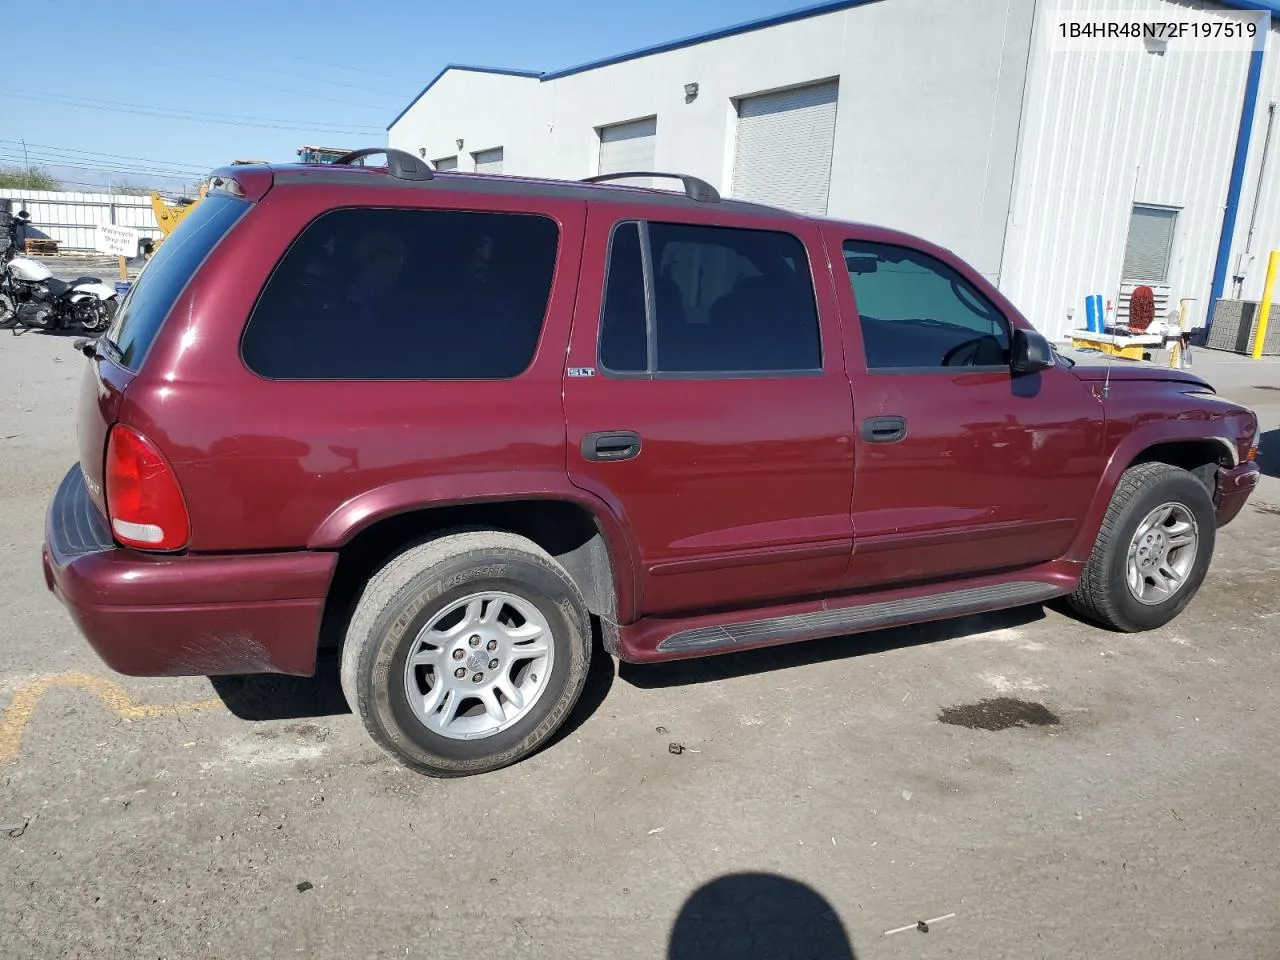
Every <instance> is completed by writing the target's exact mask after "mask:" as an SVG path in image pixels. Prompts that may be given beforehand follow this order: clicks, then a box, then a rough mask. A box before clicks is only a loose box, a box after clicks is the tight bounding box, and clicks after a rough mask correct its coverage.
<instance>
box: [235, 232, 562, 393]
mask: <svg viewBox="0 0 1280 960" xmlns="http://www.w3.org/2000/svg"><path fill="white" fill-rule="evenodd" d="M558 240H559V231H558V229H557V227H556V224H555V222H554V221H552V220H550V219H548V218H546V217H542V216H536V215H531V214H514V213H473V212H466V211H458V210H396V209H367V208H366V209H342V210H332V211H330V212H328V213H326V214H324V215H322V216H320V217H319V218H317V219H316V220H314V221H312V222H311V224H310V225H308V226H307V228H306V229H305V230H303V231H302V234H301V235H300V236H299V237H298V239H297V240H295V241H294V243H293V245H292V246H291V247H290V248H289V250H288V252H287V253H286V254H285V255H284V258H283V259H282V260H281V261H280V263H279V264H278V265H277V266H276V269H275V271H274V272H273V273H272V274H271V278H270V279H269V280H268V281H267V285H266V288H265V289H264V290H263V292H262V295H261V297H259V299H258V303H257V305H256V306H255V307H254V310H253V314H252V315H251V316H250V318H249V323H248V326H247V327H246V329H245V333H244V338H243V342H242V344H241V350H242V354H243V356H244V361H245V363H246V364H247V365H248V367H249V368H250V369H251V370H253V371H254V372H256V373H258V374H260V375H261V376H264V377H268V378H272V379H302V380H316V379H342V380H463V379H482V380H490V379H508V378H511V377H515V376H517V375H519V374H520V373H522V372H523V371H524V370H525V368H527V367H528V366H529V364H530V362H532V360H533V355H534V351H535V350H536V349H537V345H538V338H539V336H540V335H541V333H542V323H543V318H544V316H545V315H546V311H547V301H548V299H549V298H550V294H551V281H552V275H553V273H554V271H555V261H556V249H557V244H558Z"/></svg>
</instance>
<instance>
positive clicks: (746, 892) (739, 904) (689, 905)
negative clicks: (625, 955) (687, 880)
mask: <svg viewBox="0 0 1280 960" xmlns="http://www.w3.org/2000/svg"><path fill="white" fill-rule="evenodd" d="M764 957H769V958H772V960H856V954H855V953H854V951H853V944H852V943H850V942H849V935H848V933H846V932H845V929H844V924H843V923H841V922H840V917H839V915H838V914H837V913H836V911H835V908H834V907H832V906H831V904H830V903H828V902H827V900H826V899H825V898H824V897H822V896H821V895H820V894H819V893H817V892H816V891H815V890H813V889H812V888H811V887H808V886H806V885H805V884H803V883H799V882H798V881H795V880H791V879H789V878H787V877H782V876H778V875H777V874H771V873H734V874H728V875H726V876H723V877H719V878H717V879H715V880H712V881H711V882H710V883H706V884H703V885H702V886H701V887H699V888H698V889H697V890H695V891H694V892H693V893H692V894H691V895H690V897H689V899H688V900H686V901H685V903H684V906H683V907H681V908H680V914H679V916H677V917H676V922H675V923H674V924H673V925H672V928H671V938H670V941H669V943H668V946H667V960H758V958H764Z"/></svg>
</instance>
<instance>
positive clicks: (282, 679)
mask: <svg viewBox="0 0 1280 960" xmlns="http://www.w3.org/2000/svg"><path fill="white" fill-rule="evenodd" d="M1044 616H1045V613H1044V608H1043V607H1042V606H1039V605H1035V606H1030V607H1019V608H1017V609H1014V610H1005V611H1000V612H998V613H990V614H981V615H976V616H970V617H960V618H957V619H953V620H940V621H937V622H934V623H924V624H919V625H916V626H911V627H899V628H896V629H893V630H881V631H877V632H875V633H865V634H859V635H856V636H845V637H833V638H832V639H830V640H810V641H806V642H801V643H793V644H788V645H785V646H781V647H771V648H767V649H763V650H749V651H744V652H742V653H728V654H721V655H719V656H713V657H703V658H699V659H696V660H682V661H676V662H672V663H659V664H647V665H636V664H628V663H624V664H622V665H621V667H620V668H619V669H618V670H617V671H616V675H617V676H618V677H621V678H622V679H623V680H625V681H626V682H627V683H630V684H631V685H633V686H636V687H640V688H641V689H655V688H660V687H671V686H682V685H686V684H695V683H705V682H708V681H715V680H724V679H728V678H730V677H741V676H747V675H750V674H757V673H770V672H773V671H777V670H786V669H789V668H792V667H800V666H806V665H808V664H814V663H825V662H827V661H831V660H839V659H843V658H846V657H856V656H863V655H866V654H873V653H883V652H885V651H887V650H895V649H901V648H905V647H912V646H916V645H918V644H922V643H938V642H942V641H946V640H954V639H958V638H960V637H968V636H973V635H974V634H979V633H985V632H987V631H990V630H1000V629H1007V628H1011V627H1019V626H1025V625H1026V624H1029V623H1034V622H1036V621H1038V620H1042V619H1044ZM594 642H595V650H594V652H593V653H592V657H591V670H590V672H589V673H588V674H587V682H586V685H585V686H584V687H583V690H582V696H581V697H580V698H579V699H578V704H577V706H576V707H574V710H573V713H572V714H570V716H569V719H568V720H567V721H566V722H565V724H564V725H563V726H562V727H561V728H560V729H559V730H558V731H557V732H556V734H555V736H554V737H553V738H552V740H551V743H553V744H554V743H558V742H559V741H561V740H563V739H564V738H565V737H568V736H571V735H572V734H573V733H574V732H575V731H576V730H577V729H578V728H579V727H581V726H582V724H583V723H585V722H586V720H587V718H589V717H590V716H591V715H592V714H594V713H595V712H596V711H597V710H598V709H600V706H601V705H602V704H603V703H604V701H605V699H606V698H607V697H608V696H609V691H610V689H611V688H612V687H613V680H614V676H615V669H614V662H613V658H612V657H610V656H609V655H608V654H606V653H605V652H604V648H603V646H602V644H601V640H600V636H599V632H598V631H597V632H596V636H595V637H594ZM209 679H210V682H211V683H212V684H213V689H214V692H215V693H216V694H217V695H218V696H219V697H220V698H221V699H222V702H223V703H224V704H226V707H227V709H228V710H230V711H231V713H232V714H234V715H235V716H236V717H238V718H240V719H241V720H254V721H261V720H303V719H314V718H319V717H332V716H338V715H340V714H344V713H350V712H351V709H350V707H348V706H347V701H346V698H344V697H343V695H342V688H341V685H340V683H339V678H338V658H337V656H336V655H334V654H332V653H331V654H327V655H324V656H322V657H321V659H320V661H319V662H318V663H317V665H316V673H315V676H312V677H287V676H282V675H280V674H262V675H258V676H238V677H210V678H209Z"/></svg>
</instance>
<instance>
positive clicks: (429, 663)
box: [341, 531, 591, 777]
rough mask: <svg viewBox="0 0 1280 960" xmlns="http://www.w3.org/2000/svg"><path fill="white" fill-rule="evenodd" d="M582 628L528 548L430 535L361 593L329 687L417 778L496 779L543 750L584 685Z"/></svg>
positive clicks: (586, 638)
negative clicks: (493, 773)
mask: <svg viewBox="0 0 1280 960" xmlns="http://www.w3.org/2000/svg"><path fill="white" fill-rule="evenodd" d="M590 638H591V629H590V620H589V617H588V614H587V611H586V606H585V604H584V602H583V599H582V595H581V593H580V592H579V590H578V588H577V586H576V585H575V584H574V582H573V580H572V579H571V578H570V577H569V575H568V573H567V572H566V571H565V569H564V568H563V567H562V566H561V565H560V564H559V563H557V562H556V561H555V559H554V558H553V557H551V556H550V555H549V554H547V553H546V552H545V551H543V550H542V549H540V548H539V547H538V546H537V545H536V544H534V543H532V542H531V541H529V540H526V539H525V538H523V537H518V536H515V535H513V534H509V533H499V532H494V531H482V532H474V533H471V532H469V533H457V534H450V535H446V536H442V537H439V538H437V539H435V540H431V541H429V542H427V543H425V544H422V545H420V546H417V547H413V548H411V549H409V550H407V551H406V552H404V553H402V554H401V555H400V556H398V557H396V558H395V559H394V560H392V561H391V562H390V563H388V564H387V565H386V566H385V567H384V568H383V569H382V570H381V571H380V572H379V573H378V574H377V575H376V576H374V577H373V579H371V580H370V581H369V583H368V584H367V585H366V587H365V589H364V592H363V594H362V596H361V598H360V601H359V603H358V604H357V606H356V611H355V613H354V615H353V616H352V619H351V626H350V628H349V629H348V631H347V637H346V641H345V644H344V646H343V651H342V665H341V677H342V690H343V693H344V694H345V696H346V698H347V703H348V704H350V706H351V709H352V711H353V712H355V713H356V715H357V716H359V717H360V719H361V721H362V722H363V723H364V726H365V729H366V731H367V732H368V733H369V736H370V737H371V738H372V739H373V741H374V742H375V743H376V744H377V745H378V746H379V747H381V748H382V749H383V750H384V751H386V752H387V753H388V754H390V755H391V756H392V757H393V758H395V759H396V760H398V761H399V762H401V763H403V764H405V765H406V766H409V767H411V768H413V769H416V770H418V771H420V772H422V773H426V774H430V775H432V776H438V777H457V776H465V775H468V774H475V773H484V772H487V771H490V770H496V769H498V768H499V767H503V766H507V765H508V764H511V763H515V762H516V761H518V760H521V759H523V758H524V757H526V756H528V755H529V754H531V753H533V752H534V751H535V750H537V749H538V748H539V747H540V746H541V745H543V744H544V743H545V742H546V740H547V738H549V737H550V736H551V735H552V734H554V733H555V731H556V730H557V729H558V728H559V727H560V725H561V724H562V723H563V722H564V720H565V719H566V717H568V715H569V711H570V710H572V709H573V706H574V704H575V703H576V702H577V699H578V696H579V694H580V693H581V692H582V687H583V684H584V682H585V681H586V676H587V668H588V665H589V662H590V656H591V642H590Z"/></svg>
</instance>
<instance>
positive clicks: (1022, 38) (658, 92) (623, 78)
mask: <svg viewBox="0 0 1280 960" xmlns="http://www.w3.org/2000/svg"><path fill="white" fill-rule="evenodd" d="M1032 9H1033V5H1032V4H1031V3H1030V2H1029V0H964V2H963V3H949V4H939V3H937V2H936V0H884V2H879V3H869V4H866V5H862V6H857V7H853V8H850V9H847V10H842V11H838V12H835V13H829V14H823V15H821V16H816V17H811V18H809V19H805V20H797V21H793V22H790V23H785V24H779V25H776V26H773V27H769V28H766V29H762V30H756V31H753V32H749V33H743V34H738V35H735V36H729V37H724V38H720V39H717V40H713V41H708V42H704V43H700V44H697V45H694V46H690V47H683V48H680V49H676V50H670V51H667V52H664V53H656V54H651V55H649V56H645V57H641V58H638V59H634V60H627V61H623V62H621V63H616V64H611V65H608V66H604V67H599V68H596V69H592V70H588V71H585V72H581V73H574V74H569V75H567V76H561V77H554V76H553V77H552V78H550V79H546V80H544V81H542V82H539V81H538V80H534V79H526V78H519V77H506V76H501V75H486V74H479V73H471V72H461V71H451V72H449V73H447V74H446V75H445V76H444V77H443V78H442V79H441V80H440V81H439V82H438V83H437V84H436V85H435V86H434V87H433V88H432V89H431V90H430V91H429V92H428V93H427V94H426V95H425V96H424V97H422V99H421V100H419V101H418V103H417V104H416V105H415V106H414V107H412V108H411V109H410V110H409V111H408V112H407V113H406V114H405V116H404V117H403V118H402V119H401V120H400V121H399V122H398V123H396V124H395V125H394V126H393V127H392V130H391V135H390V143H391V145H392V146H396V147H402V148H406V149H413V150H414V151H415V152H416V150H417V148H418V147H419V146H424V145H425V146H428V152H427V157H428V159H431V158H434V157H437V156H447V155H450V154H452V153H454V152H456V151H455V150H454V149H453V147H452V143H453V141H454V139H455V138H457V137H462V138H464V139H465V140H466V144H467V146H466V149H467V150H471V149H473V144H474V148H477V149H478V148H480V147H481V146H497V145H498V144H502V145H503V146H504V148H505V149H506V156H505V161H504V168H505V171H506V172H507V173H513V174H523V175H530V176H551V177H559V178H567V179H576V178H581V177H586V176H590V175H592V174H594V173H596V172H597V170H596V165H597V163H598V156H599V153H598V151H599V138H598V135H597V133H596V130H597V128H599V127H601V126H605V125H609V124H614V123H619V122H622V121H626V120H634V119H638V118H640V117H646V116H651V115H654V114H656V115H657V118H658V126H657V130H658V132H657V153H656V158H655V163H656V166H657V167H658V169H659V170H663V171H669V172H680V173H690V174H693V175H695V176H698V177H701V178H703V179H705V180H707V181H709V182H710V183H712V184H714V185H716V186H717V187H718V188H720V189H721V191H722V192H725V193H726V194H727V193H728V192H729V191H728V186H729V184H730V183H731V176H730V174H731V170H732V151H733V129H734V118H735V113H734V105H733V101H734V99H735V98H740V97H743V96H749V95H751V94H756V93H764V92H768V91H770V90H775V89H779V88H783V87H788V86H794V85H799V84H804V83H811V82H815V81H819V80H826V79H830V78H835V77H838V78H839V79H840V99H839V105H838V107H837V114H836V135H835V144H834V153H833V158H832V173H831V179H832V182H831V192H830V198H829V206H828V214H829V215H830V216H833V217H838V218H843V219H852V220H862V221H869V222H873V223H883V224H886V225H890V226H894V227H897V228H899V229H905V230H908V231H911V232H915V233H918V234H920V235H922V236H925V237H927V238H928V239H930V240H933V241H935V242H937V243H941V244H943V245H944V246H948V247H950V248H952V249H954V250H955V251H956V252H957V253H959V254H960V255H961V256H963V257H965V258H967V259H968V260H969V261H970V262H971V263H973V265H974V266H975V267H976V268H977V269H979V270H981V271H982V272H983V273H985V274H987V275H988V276H989V277H991V278H992V279H995V277H996V275H997V273H998V272H999V269H1000V255H1001V247H1002V243H1003V234H1004V225H1005V221H1006V218H1007V209H1008V201H1009V193H1010V189H1011V183H1012V176H1013V155H1014V146H1015V144H1016V142H1017V130H1018V117H1019V111H1020V108H1021V101H1022V83H1023V77H1024V74H1025V66H1026V61H1027V44H1028V42H1029V38H1030V27H1031V17H1032ZM686 83H698V84H699V87H700V89H699V93H698V97H697V99H696V100H695V101H693V102H692V103H686V102H685V94H684V85H685V84H686ZM432 138H435V139H434V140H433V139H432ZM481 140H483V141H485V142H484V143H483V144H481V142H480V141H481Z"/></svg>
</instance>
